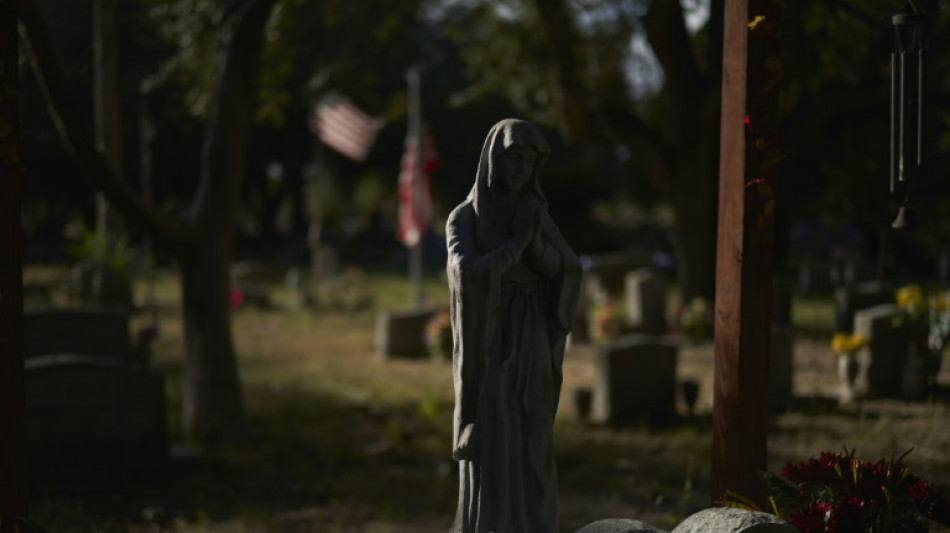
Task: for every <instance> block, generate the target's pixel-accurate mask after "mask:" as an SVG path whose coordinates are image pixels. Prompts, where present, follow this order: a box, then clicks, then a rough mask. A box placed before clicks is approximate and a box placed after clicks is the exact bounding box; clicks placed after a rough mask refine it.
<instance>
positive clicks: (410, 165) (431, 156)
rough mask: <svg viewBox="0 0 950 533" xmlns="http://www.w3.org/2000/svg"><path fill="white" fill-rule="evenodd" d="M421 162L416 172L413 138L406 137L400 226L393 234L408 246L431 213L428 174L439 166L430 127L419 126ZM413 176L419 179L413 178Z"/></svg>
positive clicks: (420, 233) (413, 243)
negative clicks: (420, 130) (420, 132)
mask: <svg viewBox="0 0 950 533" xmlns="http://www.w3.org/2000/svg"><path fill="white" fill-rule="evenodd" d="M421 137H422V166H421V168H420V169H419V172H418V173H417V172H416V154H418V153H419V150H417V149H416V138H415V137H412V136H410V137H407V138H406V148H405V151H404V152H403V154H402V169H401V170H400V172H399V227H398V228H397V234H396V236H397V237H398V238H399V241H400V242H402V243H403V244H405V245H406V246H408V247H410V248H411V247H414V246H416V245H417V244H419V241H420V240H422V237H423V235H425V233H426V227H427V226H428V225H429V218H430V217H431V215H432V198H431V195H430V194H429V174H430V173H431V172H432V171H433V170H435V169H436V168H438V166H439V154H438V152H436V149H435V141H433V140H432V135H430V134H429V129H428V128H427V127H425V126H423V127H422V134H421ZM416 176H418V177H419V179H416Z"/></svg>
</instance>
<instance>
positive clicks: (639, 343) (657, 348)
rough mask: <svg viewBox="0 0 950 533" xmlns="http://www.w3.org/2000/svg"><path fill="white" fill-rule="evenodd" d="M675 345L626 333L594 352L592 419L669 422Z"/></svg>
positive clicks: (672, 411) (673, 395)
mask: <svg viewBox="0 0 950 533" xmlns="http://www.w3.org/2000/svg"><path fill="white" fill-rule="evenodd" d="M678 355H679V345H677V344H676V342H675V341H672V340H670V339H668V338H664V337H660V336H655V335H626V336H623V337H620V338H619V339H617V340H616V341H614V342H612V343H610V344H608V345H607V346H605V347H604V348H603V349H602V350H601V351H600V352H599V353H598V355H597V367H596V372H597V378H596V379H597V382H596V388H595V389H594V405H593V415H594V419H595V420H599V421H603V422H608V423H610V424H614V425H630V424H636V423H638V422H640V421H642V420H644V419H645V417H646V419H648V420H649V421H650V422H655V423H662V422H667V421H669V419H670V418H672V417H673V415H674V414H675V412H676V361H677V358H678Z"/></svg>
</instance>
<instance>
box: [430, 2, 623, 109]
mask: <svg viewBox="0 0 950 533" xmlns="http://www.w3.org/2000/svg"><path fill="white" fill-rule="evenodd" d="M633 4H638V2H634V3H633ZM573 7H574V8H575V9H574V13H573V15H574V17H575V19H576V20H578V21H579V23H580V28H579V30H580V32H581V34H582V37H581V38H580V39H578V40H577V42H576V43H574V45H575V46H576V47H577V50H576V53H577V55H578V57H580V58H582V59H583V61H584V65H585V66H586V67H587V68H586V69H585V71H584V72H582V73H581V75H580V77H581V78H582V79H583V81H584V83H585V85H586V86H587V89H588V91H589V94H590V95H591V96H592V98H600V99H608V100H611V99H616V98H617V97H621V98H624V97H625V95H626V94H627V92H628V88H627V86H626V81H625V73H624V69H625V67H626V66H628V61H630V60H631V55H630V54H631V51H630V39H631V37H632V35H633V33H634V29H635V26H636V23H635V17H634V16H633V14H632V13H631V11H635V10H636V8H635V7H631V4H629V3H623V2H605V1H596V0H595V1H586V2H579V3H576V4H575V5H574V6H573ZM441 17H442V27H443V29H444V31H445V32H446V35H447V36H448V37H449V38H450V39H451V40H452V41H453V42H454V43H455V45H456V46H457V47H458V49H459V51H460V54H461V58H462V59H463V61H464V62H465V68H466V76H467V78H468V84H467V86H466V87H465V88H464V89H463V90H461V91H458V92H457V93H456V94H455V95H453V97H452V102H453V103H454V104H455V105H465V104H470V103H472V102H475V101H478V100H479V99H483V98H485V97H486V96H487V95H490V94H503V95H505V97H506V98H507V99H508V100H509V101H510V102H511V103H512V104H513V105H514V107H515V108H516V109H517V110H518V111H519V112H521V113H522V114H524V115H525V116H526V117H529V118H531V119H533V120H536V121H538V122H540V123H542V124H546V125H548V126H556V125H558V116H559V113H560V111H559V110H558V109H557V108H556V106H555V97H554V93H553V91H554V90H555V89H554V87H555V86H556V84H557V83H556V79H555V76H556V73H555V72H554V69H553V62H552V61H551V60H550V51H549V50H548V45H547V43H546V41H545V39H544V35H543V33H542V31H541V28H540V22H539V21H538V13H537V10H536V9H535V7H534V6H533V5H531V3H530V2H528V1H527V0H508V1H505V2H488V1H476V2H469V3H459V4H456V5H454V6H453V7H452V8H449V9H446V10H445V11H444V12H443V13H442V14H441ZM577 105H579V106H581V105H584V103H583V102H578V103H577Z"/></svg>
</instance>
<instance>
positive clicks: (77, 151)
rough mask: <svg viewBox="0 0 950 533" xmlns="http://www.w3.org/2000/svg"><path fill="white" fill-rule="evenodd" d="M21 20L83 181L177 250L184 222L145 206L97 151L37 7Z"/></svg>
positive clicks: (23, 6)
mask: <svg viewBox="0 0 950 533" xmlns="http://www.w3.org/2000/svg"><path fill="white" fill-rule="evenodd" d="M19 20H20V37H21V39H22V40H23V43H24V48H25V50H26V52H27V55H28V56H29V59H30V64H31V66H32V68H33V72H34V74H35V76H36V80H37V83H38V85H39V87H40V92H42V94H43V99H44V100H45V101H46V109H47V112H48V113H49V116H50V118H51V119H52V121H53V124H54V125H55V127H56V131H57V132H58V133H59V137H60V140H61V141H62V142H63V145H64V147H65V148H66V151H67V152H68V153H69V154H70V155H71V156H72V157H73V159H75V161H76V163H77V164H78V165H79V167H80V169H81V171H82V176H83V178H84V179H85V180H86V182H87V183H89V185H90V186H91V187H93V188H95V189H98V190H101V191H102V192H103V194H105V196H106V198H107V199H108V200H109V202H110V203H111V204H112V205H113V206H115V207H116V208H117V209H118V210H119V211H121V212H122V215H123V216H124V217H125V219H126V220H128V221H129V222H130V223H132V224H134V225H137V226H139V227H141V228H142V229H144V230H145V231H147V232H148V233H150V234H152V235H153V236H154V237H155V238H156V240H158V241H159V242H161V243H162V244H163V245H164V246H166V247H167V248H169V249H170V250H172V251H175V250H177V249H178V247H179V246H180V244H181V242H183V235H184V233H185V231H186V229H185V225H184V224H183V223H182V221H180V220H177V219H175V218H173V217H172V216H170V215H168V214H167V213H165V212H163V211H160V210H158V209H156V208H154V207H153V206H150V205H148V204H146V203H145V202H143V201H142V199H141V198H140V197H139V196H138V195H137V194H136V193H135V191H133V190H132V188H131V187H129V185H128V184H127V183H126V182H125V181H124V180H122V179H121V176H119V175H118V174H117V173H115V172H113V171H112V170H111V169H110V167H109V165H108V163H107V162H106V160H105V158H104V157H103V155H102V154H101V153H100V152H99V151H98V150H96V148H95V145H94V144H93V139H94V136H93V134H92V132H93V128H92V124H91V123H90V122H89V121H88V120H85V119H84V118H83V116H82V115H81V114H80V113H79V112H78V111H77V110H76V108H75V106H74V105H73V103H72V102H71V100H70V97H69V91H68V89H67V85H66V82H65V80H64V79H63V77H62V70H61V69H60V68H59V66H58V64H57V61H56V58H55V55H54V54H53V51H52V48H51V47H50V41H49V38H48V37H47V34H46V26H45V24H44V22H43V19H42V16H41V15H40V13H39V10H38V6H37V3H36V2H21V3H20V10H19Z"/></svg>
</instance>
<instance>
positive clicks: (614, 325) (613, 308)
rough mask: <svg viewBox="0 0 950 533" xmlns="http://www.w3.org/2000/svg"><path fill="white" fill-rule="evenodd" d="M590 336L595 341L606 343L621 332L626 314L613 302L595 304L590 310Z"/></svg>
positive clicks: (621, 307)
mask: <svg viewBox="0 0 950 533" xmlns="http://www.w3.org/2000/svg"><path fill="white" fill-rule="evenodd" d="M589 321H590V336H591V338H592V339H594V340H596V341H607V340H610V339H612V338H614V337H617V336H618V335H620V334H621V333H622V332H623V328H624V325H625V324H626V313H624V309H623V306H621V305H618V304H617V302H616V301H614V300H607V302H605V303H603V304H595V305H594V306H593V307H592V308H591V310H590V319H589Z"/></svg>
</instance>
